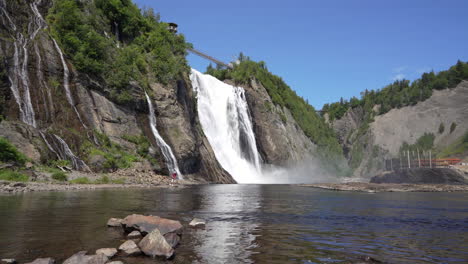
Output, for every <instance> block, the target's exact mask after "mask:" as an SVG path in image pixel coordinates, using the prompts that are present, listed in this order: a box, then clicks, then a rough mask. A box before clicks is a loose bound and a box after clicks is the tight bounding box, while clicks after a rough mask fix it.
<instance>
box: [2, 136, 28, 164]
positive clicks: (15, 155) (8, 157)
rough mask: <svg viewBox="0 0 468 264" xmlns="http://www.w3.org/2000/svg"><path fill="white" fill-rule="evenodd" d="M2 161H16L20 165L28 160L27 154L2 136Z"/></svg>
mask: <svg viewBox="0 0 468 264" xmlns="http://www.w3.org/2000/svg"><path fill="white" fill-rule="evenodd" d="M0 161H1V162H15V163H17V164H19V165H24V163H25V162H26V161H27V158H26V156H24V154H23V153H21V152H19V151H18V149H16V147H15V146H14V145H13V144H11V143H10V142H9V141H8V140H7V139H6V138H4V137H0Z"/></svg>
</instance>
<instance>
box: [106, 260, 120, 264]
mask: <svg viewBox="0 0 468 264" xmlns="http://www.w3.org/2000/svg"><path fill="white" fill-rule="evenodd" d="M107 264H124V263H123V262H122V261H112V262H107Z"/></svg>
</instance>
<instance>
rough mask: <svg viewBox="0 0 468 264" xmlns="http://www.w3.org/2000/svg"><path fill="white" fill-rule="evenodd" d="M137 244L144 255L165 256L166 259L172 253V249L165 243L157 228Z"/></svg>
mask: <svg viewBox="0 0 468 264" xmlns="http://www.w3.org/2000/svg"><path fill="white" fill-rule="evenodd" d="M138 245H139V246H140V248H141V251H143V253H145V255H147V256H150V257H153V258H154V257H156V256H165V257H166V258H167V259H168V258H170V257H172V255H174V249H173V248H172V247H171V245H169V244H168V243H167V241H166V239H165V238H164V236H162V235H161V232H159V230H158V229H154V230H153V231H151V232H150V233H149V234H148V235H146V236H145V237H144V238H143V239H142V240H141V241H140V243H139V244H138Z"/></svg>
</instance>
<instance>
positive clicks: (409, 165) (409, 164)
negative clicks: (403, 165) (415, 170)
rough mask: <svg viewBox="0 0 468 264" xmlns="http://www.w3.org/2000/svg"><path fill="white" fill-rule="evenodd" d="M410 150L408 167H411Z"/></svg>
mask: <svg viewBox="0 0 468 264" xmlns="http://www.w3.org/2000/svg"><path fill="white" fill-rule="evenodd" d="M409 153H410V151H409V150H408V169H411V161H410V154H409Z"/></svg>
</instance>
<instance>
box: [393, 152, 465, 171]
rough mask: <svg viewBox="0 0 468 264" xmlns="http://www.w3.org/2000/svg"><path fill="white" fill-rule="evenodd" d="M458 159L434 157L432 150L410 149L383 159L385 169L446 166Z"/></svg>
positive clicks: (457, 161) (455, 162)
mask: <svg viewBox="0 0 468 264" xmlns="http://www.w3.org/2000/svg"><path fill="white" fill-rule="evenodd" d="M460 162H461V160H460V159H455V158H450V159H434V158H433V157H432V151H418V150H417V151H411V150H407V151H404V152H402V153H400V155H399V157H398V158H392V159H385V170H388V171H393V170H402V169H412V168H447V167H449V166H451V165H455V164H458V163H460Z"/></svg>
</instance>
